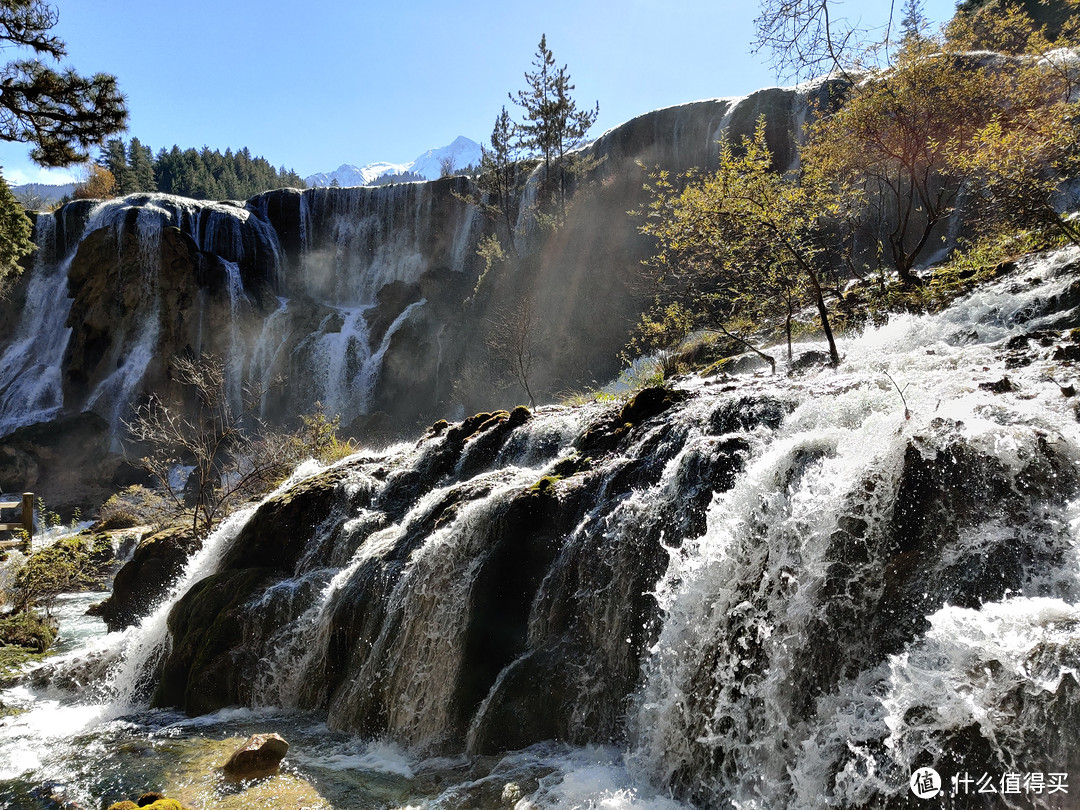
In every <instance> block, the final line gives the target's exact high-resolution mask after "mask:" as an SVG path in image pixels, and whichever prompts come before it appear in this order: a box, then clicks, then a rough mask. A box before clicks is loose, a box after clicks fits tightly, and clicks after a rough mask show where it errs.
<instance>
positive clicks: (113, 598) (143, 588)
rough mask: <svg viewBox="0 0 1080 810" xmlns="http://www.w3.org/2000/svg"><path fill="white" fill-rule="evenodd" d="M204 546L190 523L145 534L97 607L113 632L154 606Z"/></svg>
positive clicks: (132, 622) (144, 614) (135, 620)
mask: <svg viewBox="0 0 1080 810" xmlns="http://www.w3.org/2000/svg"><path fill="white" fill-rule="evenodd" d="M201 547H202V540H201V539H200V538H199V537H197V536H196V535H195V533H194V532H193V531H192V530H191V528H190V527H187V526H185V527H174V528H171V529H166V530H165V531H162V532H158V533H157V534H154V535H151V536H149V537H146V538H144V539H143V540H141V541H140V542H139V545H138V548H136V549H135V554H134V555H133V556H132V558H131V559H130V560H129V561H128V562H127V563H126V564H125V565H124V566H123V568H121V569H120V570H119V571H118V572H117V573H116V578H115V579H114V580H113V590H112V594H111V595H110V596H109V598H108V599H106V600H105V601H104V602H102V603H101V604H100V605H98V606H96V607H95V608H94V612H95V614H96V615H99V616H101V618H102V619H104V620H105V624H106V625H107V626H108V628H109V631H110V632H115V631H117V630H123V629H124V628H125V627H130V626H131V625H133V624H136V623H138V621H139V620H140V619H141V618H142V617H143V616H146V615H147V614H149V613H150V611H151V610H153V608H154V605H156V604H157V603H158V602H160V601H161V599H162V597H164V596H165V594H166V592H167V591H168V589H169V586H170V585H172V583H173V582H174V581H175V580H176V578H177V577H178V576H180V573H181V572H182V571H183V570H184V565H185V564H186V563H187V561H188V558H189V557H190V556H191V555H192V554H193V553H195V552H196V551H197V550H198V549H200V548H201Z"/></svg>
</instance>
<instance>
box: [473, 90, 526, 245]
mask: <svg viewBox="0 0 1080 810" xmlns="http://www.w3.org/2000/svg"><path fill="white" fill-rule="evenodd" d="M514 135H515V127H514V122H513V121H512V120H510V113H508V112H507V111H506V107H505V106H504V107H503V108H502V112H500V113H499V115H498V117H497V118H496V119H495V127H494V128H493V129H492V130H491V149H487V148H486V147H484V146H481V147H480V172H479V176H478V177H477V185H478V186H479V188H480V191H481V192H483V193H485V194H486V195H487V200H486V202H485V203H484V205H485V206H486V208H485V210H486V211H487V213H488V214H489V215H491V216H492V217H493V218H494V219H496V220H502V222H503V224H505V225H506V232H507V235H508V237H510V240H511V244H512V243H513V232H514V225H513V219H512V217H513V213H512V208H513V201H514V190H515V183H516V180H517V163H516V157H517V149H516V147H515V145H514Z"/></svg>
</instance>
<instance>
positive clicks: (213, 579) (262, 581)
mask: <svg viewBox="0 0 1080 810" xmlns="http://www.w3.org/2000/svg"><path fill="white" fill-rule="evenodd" d="M276 573H277V571H276V570H275V569H272V568H247V569H242V570H238V571H237V570H233V571H222V572H221V573H218V574H214V575H212V576H209V577H207V578H206V579H203V580H201V581H199V582H197V583H195V584H194V585H193V586H192V587H191V588H190V589H189V590H188V592H187V593H186V594H184V596H183V597H182V598H181V599H180V601H179V602H177V603H176V604H175V605H174V606H173V609H172V611H171V612H170V613H169V619H168V624H169V633H170V635H171V636H172V639H173V645H172V650H171V651H170V653H169V655H168V657H167V658H166V659H165V662H164V664H163V666H162V674H161V678H160V680H159V682H158V687H157V691H156V692H155V693H154V698H153V705H154V706H179V707H181V708H182V709H183V710H184V711H185V712H187V713H188V714H189V715H200V714H208V713H209V712H213V711H217V710H218V709H221V708H224V707H225V706H230V705H234V704H236V703H239V702H241V690H242V688H243V686H244V685H245V681H244V678H245V676H246V675H247V667H246V666H245V664H247V663H253V662H248V661H246V660H245V655H246V654H247V653H245V651H244V649H243V642H244V637H243V627H244V621H245V619H246V618H248V616H249V611H248V609H247V603H248V602H249V601H250V600H251V599H252V598H254V597H255V595H256V594H258V593H261V592H262V590H263V589H264V588H265V587H266V585H267V584H268V583H269V582H270V581H272V580H273V579H274V577H275V574H276Z"/></svg>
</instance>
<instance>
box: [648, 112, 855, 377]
mask: <svg viewBox="0 0 1080 810" xmlns="http://www.w3.org/2000/svg"><path fill="white" fill-rule="evenodd" d="M765 130H766V122H765V119H764V117H762V118H759V119H758V123H757V127H756V128H755V130H754V134H753V136H752V137H744V138H742V139H741V140H740V141H739V142H738V143H733V142H732V141H731V139H729V138H727V137H725V138H724V139H722V140H721V141H720V160H719V165H718V167H717V169H716V171H714V172H711V173H709V174H706V175H699V174H696V173H693V172H691V173H688V174H686V175H683V176H681V177H679V178H674V179H673V178H672V177H671V176H670V175H669V174H668V173H666V172H657V173H655V174H654V175H653V177H652V181H651V183H650V184H649V186H648V188H649V189H650V191H651V200H650V201H649V203H648V204H647V206H646V208H645V209H644V210H643V211H641V212H640V213H642V214H643V215H644V217H645V221H644V223H643V224H642V225H641V226H640V230H641V232H642V233H645V234H648V235H649V236H652V237H653V238H654V239H655V240H656V252H655V253H654V255H653V256H652V257H651V258H650V259H648V260H647V261H646V267H647V268H648V270H647V276H648V277H649V280H650V281H651V283H652V284H653V285H654V286H655V289H656V291H657V292H656V298H655V304H654V306H653V308H652V309H651V310H650V311H649V312H647V313H646V314H645V315H644V316H643V318H642V322H641V325H640V327H639V332H638V334H639V341H638V343H639V345H638V348H643V349H644V348H654V347H656V346H657V345H658V344H661V343H663V342H668V343H670V342H672V339H673V338H677V337H682V336H685V333H686V332H687V331H690V330H694V329H713V330H716V331H719V332H721V333H722V334H724V335H726V336H728V337H731V338H733V339H735V340H736V341H738V342H739V343H742V344H743V345H745V346H746V347H747V348H749V349H751V350H752V351H754V352H756V353H757V354H758V355H760V356H761V357H763V358H764V359H766V360H768V362H769V364H770V365H771V366H772V367H773V368H774V369H775V361H774V358H772V357H771V356H769V355H767V354H766V353H764V352H762V351H761V349H760V348H758V347H757V346H756V345H755V341H754V339H753V336H752V332H753V326H754V325H755V324H759V323H761V321H762V320H763V319H764V318H766V317H775V316H779V317H780V318H782V319H783V322H784V324H785V331H786V336H787V344H788V356H789V359H790V356H791V328H792V321H793V319H794V316H795V313H796V311H797V310H798V309H799V308H800V307H802V306H804V305H805V304H808V303H809V304H812V305H813V306H814V307H815V308H816V309H817V312H818V316H819V319H820V324H821V330H822V332H823V334H824V336H825V339H826V341H827V342H828V346H829V356H830V359H831V361H832V363H833V364H834V365H835V364H837V363H838V362H839V359H840V358H839V354H838V352H837V349H836V340H835V338H834V336H833V332H832V327H831V324H830V322H829V313H828V307H827V306H826V304H825V298H824V292H823V285H822V279H821V276H822V273H823V272H826V271H827V269H828V257H827V253H826V252H827V250H828V249H829V248H830V246H835V245H833V244H831V243H834V242H835V237H834V236H833V233H832V231H831V230H830V228H829V216H830V214H833V215H835V213H836V212H837V211H838V210H839V209H840V207H841V206H842V205H843V204H844V203H845V202H846V199H845V197H844V195H842V194H839V193H837V189H836V188H834V187H831V186H829V185H828V184H826V183H823V182H822V181H821V179H820V177H819V176H813V175H810V176H808V175H800V174H799V173H795V172H793V173H785V172H783V171H781V170H780V169H779V168H777V167H775V166H774V165H773V159H772V154H771V152H770V150H769V146H768V144H767V143H766V140H765ZM740 326H749V327H750V328H749V329H745V328H743V329H741V328H740ZM679 332H682V333H683V335H679ZM650 344H652V345H650Z"/></svg>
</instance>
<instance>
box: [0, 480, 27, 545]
mask: <svg viewBox="0 0 1080 810" xmlns="http://www.w3.org/2000/svg"><path fill="white" fill-rule="evenodd" d="M5 497H8V498H10V497H11V496H10V495H8V496H4V495H0V498H5ZM20 505H21V506H22V520H21V521H20V522H19V523H0V531H9V532H17V531H19V530H22V531H24V532H26V535H25V538H20V539H17V540H0V548H7V547H10V546H23V551H25V552H26V553H29V552H30V544H31V541H32V539H33V537H34V493H33V492H24V493H23V494H22V500H19V501H11V500H0V509H14V508H15V507H17V506H20Z"/></svg>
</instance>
